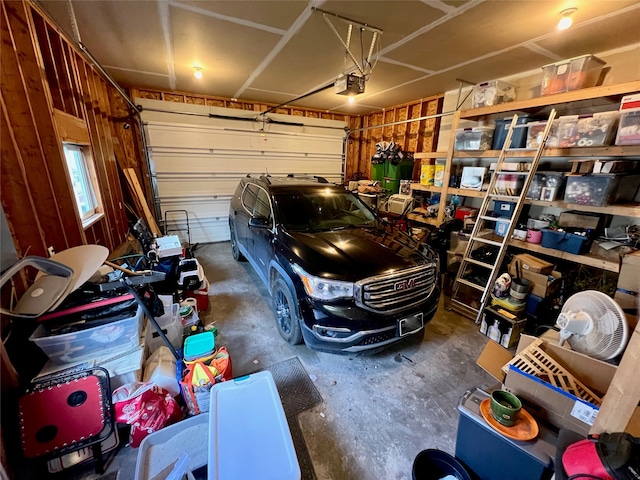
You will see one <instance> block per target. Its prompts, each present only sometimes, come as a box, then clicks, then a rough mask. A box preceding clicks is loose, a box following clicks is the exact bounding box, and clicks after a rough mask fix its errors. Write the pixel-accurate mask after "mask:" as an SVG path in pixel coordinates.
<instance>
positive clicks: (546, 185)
mask: <svg viewBox="0 0 640 480" xmlns="http://www.w3.org/2000/svg"><path fill="white" fill-rule="evenodd" d="M564 179H565V177H564V173H562V172H536V173H535V174H534V176H533V179H532V180H531V185H529V191H528V192H527V198H530V199H531V200H544V201H548V202H553V201H554V200H556V199H558V198H559V197H560V195H561V194H562V190H563V188H564Z"/></svg>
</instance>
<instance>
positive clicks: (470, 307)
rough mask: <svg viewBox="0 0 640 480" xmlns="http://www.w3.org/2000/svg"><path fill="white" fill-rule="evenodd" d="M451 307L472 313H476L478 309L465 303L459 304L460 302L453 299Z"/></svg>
mask: <svg viewBox="0 0 640 480" xmlns="http://www.w3.org/2000/svg"><path fill="white" fill-rule="evenodd" d="M451 306H452V307H453V306H458V307H462V308H463V309H464V310H465V311H469V310H471V311H472V312H475V313H478V309H477V308H473V307H472V306H470V305H467V304H466V303H463V302H461V301H460V300H457V299H455V298H451Z"/></svg>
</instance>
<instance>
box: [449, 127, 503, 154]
mask: <svg viewBox="0 0 640 480" xmlns="http://www.w3.org/2000/svg"><path fill="white" fill-rule="evenodd" d="M494 130H495V128H494V127H473V128H458V129H456V133H455V135H456V138H455V143H454V147H453V148H454V150H489V149H490V148H491V142H492V141H493V131H494Z"/></svg>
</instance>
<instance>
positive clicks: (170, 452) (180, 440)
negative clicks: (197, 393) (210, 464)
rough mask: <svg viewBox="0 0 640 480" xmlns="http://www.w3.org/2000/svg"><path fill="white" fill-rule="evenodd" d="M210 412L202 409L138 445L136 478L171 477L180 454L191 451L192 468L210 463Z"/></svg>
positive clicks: (152, 434)
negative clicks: (201, 411) (198, 413)
mask: <svg viewBox="0 0 640 480" xmlns="http://www.w3.org/2000/svg"><path fill="white" fill-rule="evenodd" d="M208 431H209V414H208V413H202V414H200V415H196V416H195V417H191V418H187V419H186V420H182V421H181V422H178V423H174V424H173V425H169V426H168V427H164V428H163V429H162V430H158V431H157V432H153V433H151V434H149V435H148V436H147V437H145V438H144V440H142V443H141V444H140V448H139V449H138V457H137V461H136V470H135V474H134V479H135V480H155V479H158V478H167V475H168V474H169V473H171V471H172V470H173V466H174V465H175V463H176V462H177V460H178V458H179V457H180V455H182V454H183V453H186V454H188V455H189V469H190V470H192V471H194V470H197V469H200V468H202V467H205V466H206V465H207V455H208V451H209V442H208Z"/></svg>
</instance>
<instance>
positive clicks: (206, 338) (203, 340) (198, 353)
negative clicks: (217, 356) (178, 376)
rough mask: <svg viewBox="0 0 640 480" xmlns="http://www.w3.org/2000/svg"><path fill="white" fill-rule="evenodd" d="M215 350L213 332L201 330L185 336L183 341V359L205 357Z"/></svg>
mask: <svg viewBox="0 0 640 480" xmlns="http://www.w3.org/2000/svg"><path fill="white" fill-rule="evenodd" d="M214 351H215V337H214V335H213V332H202V333H197V334H195V335H191V336H190V337H187V338H186V339H185V341H184V359H185V361H188V362H192V361H195V360H198V359H199V358H205V357H208V356H210V355H212V354H213V352H214Z"/></svg>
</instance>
